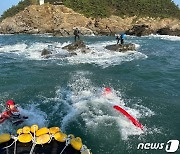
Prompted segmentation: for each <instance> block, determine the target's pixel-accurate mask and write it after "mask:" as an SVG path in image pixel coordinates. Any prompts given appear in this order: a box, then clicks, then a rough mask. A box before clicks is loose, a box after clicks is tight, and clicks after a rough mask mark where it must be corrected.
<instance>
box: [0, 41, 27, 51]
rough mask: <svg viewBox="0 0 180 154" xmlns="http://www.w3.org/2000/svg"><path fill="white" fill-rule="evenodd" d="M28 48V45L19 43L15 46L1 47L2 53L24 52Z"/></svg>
mask: <svg viewBox="0 0 180 154" xmlns="http://www.w3.org/2000/svg"><path fill="white" fill-rule="evenodd" d="M26 48H27V44H25V43H18V44H14V45H5V46H1V47H0V52H16V53H20V52H24V51H25V49H26Z"/></svg>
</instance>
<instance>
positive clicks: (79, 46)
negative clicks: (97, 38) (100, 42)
mask: <svg viewBox="0 0 180 154" xmlns="http://www.w3.org/2000/svg"><path fill="white" fill-rule="evenodd" d="M62 49H65V50H67V51H69V52H70V53H71V54H72V53H74V52H75V51H76V50H79V52H81V53H88V52H90V49H89V48H88V47H87V46H86V45H85V43H84V42H83V41H81V40H79V41H77V42H74V43H71V44H69V45H67V46H65V47H63V48H62Z"/></svg>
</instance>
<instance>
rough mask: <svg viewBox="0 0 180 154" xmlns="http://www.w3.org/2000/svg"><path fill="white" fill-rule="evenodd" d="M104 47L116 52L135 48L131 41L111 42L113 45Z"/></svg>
mask: <svg viewBox="0 0 180 154" xmlns="http://www.w3.org/2000/svg"><path fill="white" fill-rule="evenodd" d="M105 48H106V49H108V50H111V51H117V52H125V51H133V50H136V47H135V45H134V44H132V43H129V44H113V45H108V46H106V47H105Z"/></svg>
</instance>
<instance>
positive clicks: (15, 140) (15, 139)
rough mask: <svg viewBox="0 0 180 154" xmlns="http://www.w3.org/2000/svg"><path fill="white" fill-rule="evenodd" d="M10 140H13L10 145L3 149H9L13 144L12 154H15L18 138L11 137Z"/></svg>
mask: <svg viewBox="0 0 180 154" xmlns="http://www.w3.org/2000/svg"><path fill="white" fill-rule="evenodd" d="M11 138H12V139H13V140H14V141H13V142H12V143H11V144H10V145H8V146H6V147H4V148H3V149H7V148H10V147H11V146H12V145H13V144H14V154H16V142H17V140H18V136H14V135H11Z"/></svg>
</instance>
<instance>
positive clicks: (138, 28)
mask: <svg viewBox="0 0 180 154" xmlns="http://www.w3.org/2000/svg"><path fill="white" fill-rule="evenodd" d="M153 33H155V31H154V30H152V29H151V28H150V27H149V26H148V25H134V26H133V28H132V29H130V30H128V31H126V34H127V35H135V36H145V35H150V34H153Z"/></svg>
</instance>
